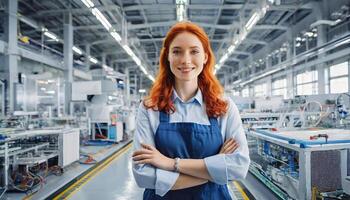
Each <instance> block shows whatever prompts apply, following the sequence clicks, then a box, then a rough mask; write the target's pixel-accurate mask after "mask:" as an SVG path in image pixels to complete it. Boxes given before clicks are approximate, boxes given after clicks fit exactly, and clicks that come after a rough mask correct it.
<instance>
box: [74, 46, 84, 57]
mask: <svg viewBox="0 0 350 200" xmlns="http://www.w3.org/2000/svg"><path fill="white" fill-rule="evenodd" d="M72 49H73V51H74V52H75V53H77V54H79V55H81V54H83V52H82V51H81V50H80V49H79V48H78V47H76V46H73V48H72Z"/></svg>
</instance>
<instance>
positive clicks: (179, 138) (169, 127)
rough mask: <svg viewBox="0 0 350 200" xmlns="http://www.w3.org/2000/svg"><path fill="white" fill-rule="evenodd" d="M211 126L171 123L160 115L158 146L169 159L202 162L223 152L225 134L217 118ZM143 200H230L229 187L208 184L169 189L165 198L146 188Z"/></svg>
mask: <svg viewBox="0 0 350 200" xmlns="http://www.w3.org/2000/svg"><path fill="white" fill-rule="evenodd" d="M209 121H210V125H202V124H196V123H190V122H180V123H169V115H168V114H166V113H164V112H159V122H160V123H159V126H158V129H157V131H156V134H155V146H156V148H157V149H158V151H159V152H160V153H162V154H163V155H165V156H167V157H169V158H176V157H179V158H183V159H186V158H191V159H203V158H205V157H208V156H213V155H216V154H218V153H219V152H220V148H221V146H222V144H223V142H222V135H221V132H220V128H219V125H218V121H217V119H216V118H212V117H210V118H209ZM143 199H144V200H158V199H159V200H163V199H167V200H187V199H188V200H190V199H193V200H197V199H199V200H207V199H208V200H209V199H210V200H217V199H218V200H226V199H231V196H230V194H229V192H228V189H227V186H226V185H218V184H216V183H213V182H210V181H209V182H207V183H205V184H202V185H198V186H194V187H190V188H185V189H181V190H170V191H169V192H167V193H166V194H165V195H164V196H163V197H161V196H159V195H156V194H155V190H154V189H146V190H145V192H144V194H143Z"/></svg>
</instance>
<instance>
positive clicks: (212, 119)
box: [209, 117, 219, 131]
mask: <svg viewBox="0 0 350 200" xmlns="http://www.w3.org/2000/svg"><path fill="white" fill-rule="evenodd" d="M209 122H210V128H211V130H212V131H213V129H217V128H219V123H218V119H217V118H216V117H209Z"/></svg>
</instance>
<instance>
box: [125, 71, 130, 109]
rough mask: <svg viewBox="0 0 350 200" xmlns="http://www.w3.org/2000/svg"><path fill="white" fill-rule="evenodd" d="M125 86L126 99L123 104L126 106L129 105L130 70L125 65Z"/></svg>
mask: <svg viewBox="0 0 350 200" xmlns="http://www.w3.org/2000/svg"><path fill="white" fill-rule="evenodd" d="M125 77H126V78H125V79H126V80H125V81H126V82H125V86H126V87H125V88H126V101H125V105H126V106H130V71H129V68H128V67H126V68H125Z"/></svg>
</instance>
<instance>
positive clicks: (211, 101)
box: [143, 22, 228, 117]
mask: <svg viewBox="0 0 350 200" xmlns="http://www.w3.org/2000/svg"><path fill="white" fill-rule="evenodd" d="M183 32H188V33H192V34H194V35H196V36H197V37H198V39H199V40H200V41H201V43H202V45H203V48H204V52H205V53H207V55H208V60H207V62H206V64H204V66H203V70H202V72H201V73H200V74H199V76H198V87H199V89H200V90H201V92H202V94H203V100H204V102H205V105H206V112H207V115H208V116H209V117H219V116H222V115H224V114H225V113H226V111H227V107H228V106H227V105H228V103H227V102H226V101H224V100H222V94H223V88H222V86H221V84H220V82H219V81H218V80H217V78H216V77H215V76H214V73H213V72H214V65H215V56H214V53H213V51H212V50H211V47H210V42H209V38H208V36H207V34H206V33H205V31H204V30H203V29H202V28H201V27H199V26H198V25H196V24H194V23H192V22H179V23H176V24H175V25H174V26H173V27H171V29H170V30H169V32H168V33H167V35H166V37H165V39H164V41H163V48H162V50H161V53H160V58H159V73H158V75H157V77H156V80H155V82H154V84H153V86H152V88H151V90H150V94H149V96H148V97H147V98H146V100H145V101H144V103H143V104H144V106H145V107H146V108H152V109H153V110H159V111H165V112H166V113H168V114H170V113H171V112H175V106H174V102H173V101H172V99H171V98H172V93H173V88H174V85H175V76H174V74H173V73H172V72H171V71H170V65H169V61H168V54H169V47H170V44H171V43H172V41H173V40H174V38H175V37H176V36H177V35H178V34H179V33H183Z"/></svg>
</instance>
